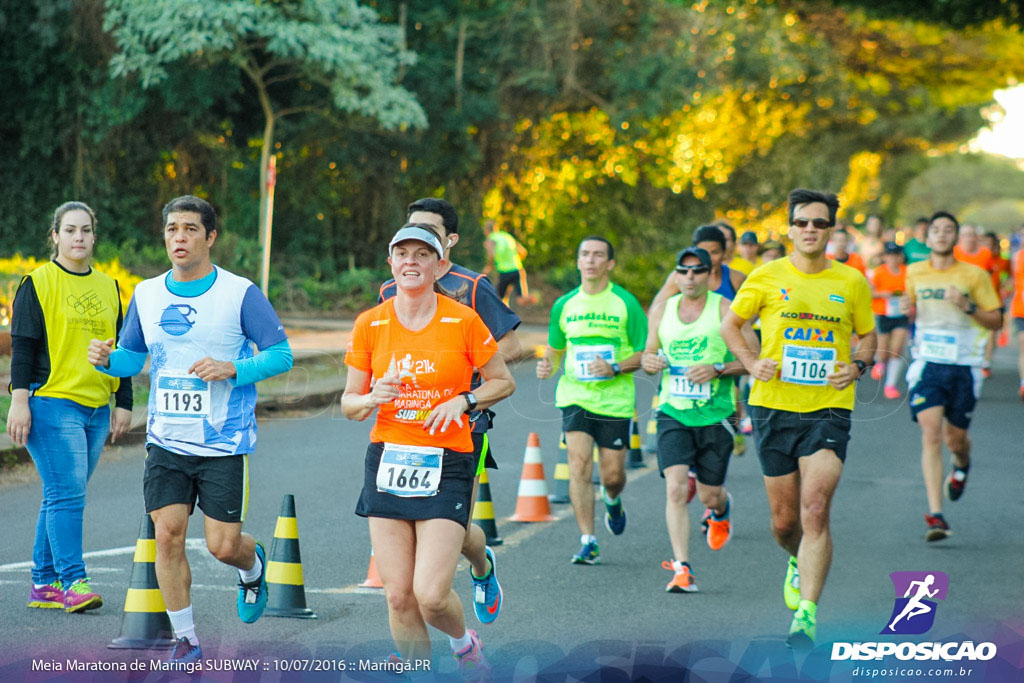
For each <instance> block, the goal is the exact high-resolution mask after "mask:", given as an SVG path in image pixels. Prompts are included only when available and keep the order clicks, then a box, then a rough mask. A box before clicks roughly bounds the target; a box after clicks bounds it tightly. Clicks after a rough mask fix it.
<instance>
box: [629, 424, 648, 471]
mask: <svg viewBox="0 0 1024 683" xmlns="http://www.w3.org/2000/svg"><path fill="white" fill-rule="evenodd" d="M639 422H640V418H639V417H638V416H637V414H636V410H635V409H634V410H633V419H632V420H630V421H629V452H628V453H627V454H626V467H628V468H629V469H631V470H639V469H643V468H644V467H647V465H645V464H644V454H643V452H642V451H641V450H640V427H639V425H638V423H639Z"/></svg>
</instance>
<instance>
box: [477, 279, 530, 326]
mask: <svg viewBox="0 0 1024 683" xmlns="http://www.w3.org/2000/svg"><path fill="white" fill-rule="evenodd" d="M473 310H474V311H476V313H477V315H479V316H480V319H481V320H483V323H484V325H486V326H487V329H488V330H490V331H491V334H493V335H494V338H495V339H501V338H502V337H504V336H505V335H506V334H508V333H509V332H511V331H512V330H514V329H516V328H517V327H519V324H520V323H521V322H522V321H521V320H520V319H519V316H518V315H516V313H515V312H514V311H513V310H512V309H511V308H509V307H508V306H506V305H505V302H504V301H502V300H501V297H499V296H498V291H497V290H496V289H494V285H492V284H491V281H490V280H488V279H487V278H485V277H482V276H481V277H479V278H477V281H476V296H475V297H474V301H473Z"/></svg>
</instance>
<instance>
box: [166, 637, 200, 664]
mask: <svg viewBox="0 0 1024 683" xmlns="http://www.w3.org/2000/svg"><path fill="white" fill-rule="evenodd" d="M202 658H203V651H202V650H200V649H199V646H198V645H193V644H192V643H191V642H190V641H189V639H188V638H178V639H177V640H176V641H174V649H173V650H171V656H170V657H168V658H167V663H168V664H170V665H171V668H174V667H175V666H177V665H180V664H188V663H190V662H198V661H199V660H200V659H202Z"/></svg>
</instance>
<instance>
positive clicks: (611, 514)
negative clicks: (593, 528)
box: [604, 497, 626, 536]
mask: <svg viewBox="0 0 1024 683" xmlns="http://www.w3.org/2000/svg"><path fill="white" fill-rule="evenodd" d="M604 510H605V512H604V525H605V526H606V527H607V528H608V531H610V532H612V533H613V534H615V535H616V536H618V535H620V534H622V532H623V531H625V530H626V511H625V510H623V509H622V498H621V497H620V498H619V500H618V502H617V503H615V504H610V503H607V502H606V503H605V504H604Z"/></svg>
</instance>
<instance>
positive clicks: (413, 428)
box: [345, 296, 498, 453]
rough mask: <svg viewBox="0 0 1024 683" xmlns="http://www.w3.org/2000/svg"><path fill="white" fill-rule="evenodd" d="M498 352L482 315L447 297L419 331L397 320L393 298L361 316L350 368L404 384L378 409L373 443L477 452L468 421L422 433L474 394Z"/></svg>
mask: <svg viewBox="0 0 1024 683" xmlns="http://www.w3.org/2000/svg"><path fill="white" fill-rule="evenodd" d="M497 350H498V343H497V342H496V341H495V340H494V337H493V336H492V335H491V333H490V331H488V329H487V326H486V325H484V323H483V321H482V320H481V319H480V316H479V315H477V314H476V312H475V311H474V310H473V309H472V308H469V307H468V306H463V305H462V304H460V303H458V302H457V301H455V300H453V299H449V298H448V297H446V296H438V297H437V312H436V313H435V314H434V318H433V320H431V321H430V323H429V324H428V325H427V326H426V327H424V328H423V329H422V330H419V331H417V332H413V331H411V330H408V329H406V328H405V327H403V326H402V323H400V322H399V321H398V316H397V315H396V314H395V300H394V299H388V300H387V301H385V302H384V303H382V304H379V305H377V306H375V307H373V308H371V309H370V310H368V311H365V312H364V313H362V314H360V316H359V317H358V318H356V322H355V326H354V327H353V328H352V338H351V340H349V344H348V351H347V353H346V354H345V364H346V365H350V366H352V367H353V368H355V369H357V370H362V371H363V372H370V373H371V374H372V376H373V377H383V376H385V375H387V374H389V373H390V374H397V375H398V377H399V378H400V379H401V380H402V386H401V389H400V392H401V393H400V396H399V397H398V398H396V399H395V400H394V401H392V402H391V403H387V404H385V405H382V406H380V408H378V410H377V422H376V423H375V424H374V425H373V429H372V430H371V431H370V440H371V441H374V442H379V441H386V442H388V443H395V444H401V445H403V446H434V447H438V448H449V449H451V450H453V451H458V452H460V453H472V452H473V439H472V437H471V436H470V432H471V431H472V428H471V427H470V424H469V420H468V418H467V416H464V417H463V420H462V427H459V426H458V425H457V424H454V423H453V424H449V425H448V429H447V430H446V431H445V432H441V431H440V430H438V431H437V433H436V434H434V435H433V436H431V435H430V433H429V432H427V431H425V430H424V429H423V421H424V420H426V419H427V415H429V414H430V411H431V410H433V409H434V408H435V407H436V406H437V405H438V404H440V403H444V402H445V401H447V400H449V399H450V398H452V397H453V396H457V395H458V394H459V393H461V392H463V391H469V388H470V386H469V384H470V380H472V379H473V369H474V368H481V367H483V366H484V365H486V364H487V362H488V361H489V360H491V357H492V356H494V354H495V352H496V351H497Z"/></svg>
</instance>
